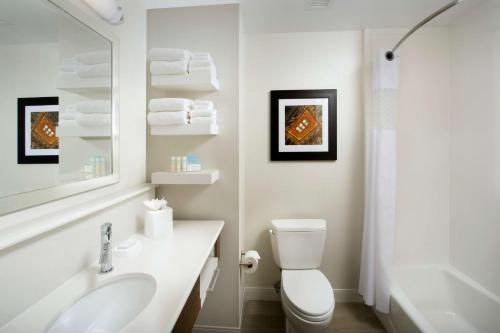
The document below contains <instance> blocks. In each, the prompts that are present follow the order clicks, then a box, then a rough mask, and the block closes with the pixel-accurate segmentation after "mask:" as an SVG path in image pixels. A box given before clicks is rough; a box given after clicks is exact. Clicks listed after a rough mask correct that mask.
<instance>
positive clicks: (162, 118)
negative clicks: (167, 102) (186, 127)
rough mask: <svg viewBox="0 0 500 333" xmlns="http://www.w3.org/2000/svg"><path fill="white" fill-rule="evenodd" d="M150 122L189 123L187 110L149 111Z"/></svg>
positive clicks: (154, 123)
mask: <svg viewBox="0 0 500 333" xmlns="http://www.w3.org/2000/svg"><path fill="white" fill-rule="evenodd" d="M147 118H148V124H149V125H151V126H158V125H183V124H187V112H186V111H175V112H150V113H148V117H147Z"/></svg>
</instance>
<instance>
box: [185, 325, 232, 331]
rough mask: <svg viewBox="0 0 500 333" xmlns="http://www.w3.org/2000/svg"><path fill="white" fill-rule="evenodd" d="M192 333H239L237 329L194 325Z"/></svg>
mask: <svg viewBox="0 0 500 333" xmlns="http://www.w3.org/2000/svg"><path fill="white" fill-rule="evenodd" d="M191 332H192V333H240V329H239V328H238V327H222V326H207V325H196V326H194V327H193V330H192V331H191Z"/></svg>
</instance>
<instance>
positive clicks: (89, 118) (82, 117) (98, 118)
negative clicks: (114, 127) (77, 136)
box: [76, 113, 111, 127]
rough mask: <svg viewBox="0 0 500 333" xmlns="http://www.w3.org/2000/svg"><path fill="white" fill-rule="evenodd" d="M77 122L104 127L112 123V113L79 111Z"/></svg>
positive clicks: (84, 125)
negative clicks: (85, 112) (84, 112)
mask: <svg viewBox="0 0 500 333" xmlns="http://www.w3.org/2000/svg"><path fill="white" fill-rule="evenodd" d="M76 123H77V124H78V125H80V126H82V127H102V126H110V125H111V114H105V113H91V114H83V113H79V114H78V115H77V116H76Z"/></svg>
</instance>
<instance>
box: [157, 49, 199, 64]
mask: <svg viewBox="0 0 500 333" xmlns="http://www.w3.org/2000/svg"><path fill="white" fill-rule="evenodd" d="M148 57H149V60H151V61H156V60H166V61H176V60H184V59H189V58H191V53H190V52H189V51H188V50H184V49H169V48H152V49H150V50H149V55H148Z"/></svg>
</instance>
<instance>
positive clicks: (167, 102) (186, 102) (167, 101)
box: [149, 98, 193, 112]
mask: <svg viewBox="0 0 500 333" xmlns="http://www.w3.org/2000/svg"><path fill="white" fill-rule="evenodd" d="M192 106H193V101H192V100H190V99H187V98H153V99H151V100H149V111H151V112H162V111H187V110H189V109H190V108H191V107H192Z"/></svg>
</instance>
